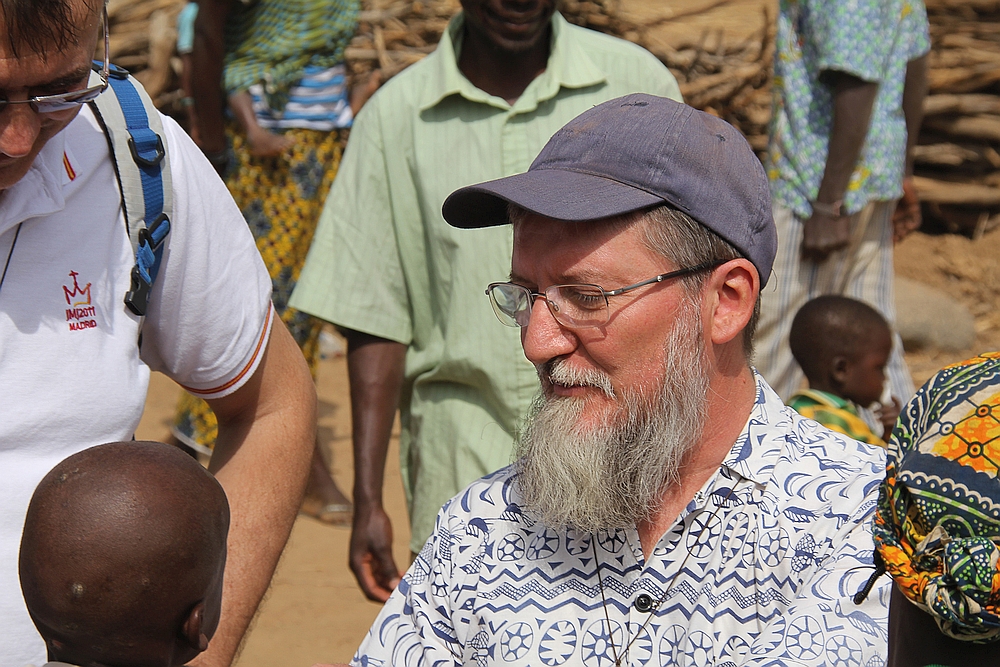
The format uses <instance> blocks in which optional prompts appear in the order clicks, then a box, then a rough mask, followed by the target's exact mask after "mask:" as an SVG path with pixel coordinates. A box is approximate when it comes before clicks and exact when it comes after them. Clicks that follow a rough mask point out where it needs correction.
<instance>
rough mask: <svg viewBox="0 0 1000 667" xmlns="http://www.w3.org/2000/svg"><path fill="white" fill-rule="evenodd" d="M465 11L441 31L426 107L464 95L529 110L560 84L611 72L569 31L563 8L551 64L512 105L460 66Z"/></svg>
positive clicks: (587, 81)
mask: <svg viewBox="0 0 1000 667" xmlns="http://www.w3.org/2000/svg"><path fill="white" fill-rule="evenodd" d="M464 23H465V17H464V13H459V14H458V15H457V16H455V17H454V18H452V20H451V21H450V22H449V23H448V28H447V29H446V30H445V31H444V34H442V35H441V41H440V42H439V43H438V46H437V49H436V50H435V51H434V53H433V54H432V55H431V56H428V57H429V58H434V59H435V62H434V67H433V68H432V70H431V77H430V81H428V85H427V88H426V92H425V94H424V97H423V99H422V100H421V103H420V110H421V111H426V110H427V109H430V108H432V107H434V106H436V105H437V104H439V103H440V102H441V101H442V100H444V99H445V98H447V97H450V96H451V95H461V96H462V97H464V98H465V99H467V100H469V101H470V102H477V103H480V104H488V105H490V106H492V107H496V108H497V109H501V110H503V111H514V112H515V113H529V112H531V111H534V110H535V109H536V108H538V105H539V104H540V103H542V102H544V101H546V100H549V99H552V98H553V97H555V96H556V94H557V93H558V92H559V89H560V88H586V87H588V86H595V85H597V84H600V83H604V82H606V81H607V76H606V75H605V74H604V72H602V71H601V70H600V69H599V68H598V67H597V65H595V64H594V62H593V61H592V60H591V59H590V57H589V56H588V55H587V53H586V51H584V49H583V48H582V47H581V46H580V45H579V44H578V43H577V42H576V41H574V40H572V39H571V38H569V37H568V35H567V34H566V33H567V31H568V30H571V28H570V27H569V24H568V23H567V21H566V19H564V18H563V17H562V15H561V14H559V12H556V13H555V14H553V15H552V50H551V51H550V53H549V61H548V65H547V66H546V68H545V71H544V72H542V73H541V74H539V75H538V76H537V77H536V78H535V80H534V81H532V82H531V84H529V85H528V87H527V88H526V89H525V91H524V93H523V94H522V95H521V97H520V98H518V100H517V101H516V102H515V103H514V104H513V105H510V104H508V103H507V101H506V100H504V99H501V98H499V97H496V96H494V95H490V94H488V93H486V92H485V91H482V90H480V89H479V88H476V87H475V86H474V85H472V82H471V81H469V80H468V79H467V78H465V75H464V74H462V72H461V70H459V69H458V54H459V53H460V52H461V49H462V43H461V42H462V26H463V25H464Z"/></svg>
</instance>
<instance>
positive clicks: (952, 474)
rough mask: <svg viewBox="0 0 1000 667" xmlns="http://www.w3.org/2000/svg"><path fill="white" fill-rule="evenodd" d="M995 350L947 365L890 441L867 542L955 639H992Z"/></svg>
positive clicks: (999, 555)
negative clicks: (871, 539)
mask: <svg viewBox="0 0 1000 667" xmlns="http://www.w3.org/2000/svg"><path fill="white" fill-rule="evenodd" d="M998 472H1000V352H990V353H984V354H981V355H980V356H978V357H975V358H973V359H969V360H967V361H963V362H961V363H958V364H955V365H953V366H948V367H947V368H944V369H943V370H941V371H939V372H938V373H937V374H936V375H934V377H932V378H931V379H930V380H928V381H927V383H926V384H925V385H924V386H923V387H921V388H920V391H918V392H917V394H916V396H914V397H913V399H912V400H911V401H910V402H909V404H907V406H906V408H904V410H903V412H902V414H900V417H899V421H898V422H897V424H896V428H895V429H894V430H893V432H892V438H891V439H890V441H889V445H888V461H887V465H886V479H885V481H884V482H883V483H882V486H881V489H880V492H879V501H878V510H877V512H876V514H875V525H874V537H875V549H876V552H877V553H878V555H880V556H881V557H882V560H883V561H884V563H885V567H886V571H887V572H888V573H889V574H890V575H892V578H893V579H894V580H895V582H896V585H897V586H898V587H899V590H900V591H901V592H902V593H903V594H904V595H906V597H908V598H909V599H910V600H911V601H913V602H914V603H916V604H917V606H919V607H920V608H922V609H923V610H924V611H926V612H928V613H929V614H931V616H933V617H934V619H935V621H937V624H938V627H939V628H940V629H941V631H942V632H943V633H944V634H946V635H948V636H950V637H954V638H956V639H962V640H965V641H976V642H989V641H993V640H996V639H998V638H1000V570H998V569H997V563H998V560H1000V549H998V544H1000V480H998Z"/></svg>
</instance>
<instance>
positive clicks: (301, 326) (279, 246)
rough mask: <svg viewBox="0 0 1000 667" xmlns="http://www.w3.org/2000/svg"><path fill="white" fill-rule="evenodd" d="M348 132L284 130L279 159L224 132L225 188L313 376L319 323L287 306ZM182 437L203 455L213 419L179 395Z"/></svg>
mask: <svg viewBox="0 0 1000 667" xmlns="http://www.w3.org/2000/svg"><path fill="white" fill-rule="evenodd" d="M348 132H349V131H348V130H346V129H342V130H334V131H332V132H323V131H319V130H305V129H289V130H284V131H283V134H284V135H285V136H290V137H292V139H293V140H294V141H295V145H294V146H293V147H292V148H291V150H290V151H289V152H288V153H286V154H285V155H282V156H280V157H273V158H258V157H253V156H251V155H250V150H249V148H248V147H247V145H246V141H245V137H244V135H243V134H242V133H240V132H238V131H234V130H233V129H231V130H230V132H229V133H228V134H229V138H230V141H231V145H232V154H231V155H230V168H229V171H228V172H227V174H226V185H227V186H228V187H229V192H230V193H231V194H232V195H233V199H235V200H236V204H237V206H239V208H240V210H241V211H242V212H243V216H244V217H245V218H246V221H247V225H249V227H250V231H251V232H252V233H253V235H254V238H255V239H257V249H258V250H259V251H260V254H261V257H263V259H264V264H265V265H266V266H267V270H268V271H269V272H270V274H271V281H272V283H273V286H274V291H273V294H272V299H273V301H274V307H275V310H276V311H277V312H278V315H280V317H281V319H282V321H284V323H285V324H286V325H287V326H288V329H289V331H291V333H292V336H293V337H294V338H295V341H296V342H297V343H298V344H299V347H300V348H301V349H302V353H303V354H304V355H305V357H306V361H308V362H309V368H310V370H312V372H313V375H314V376H315V373H316V364H317V362H318V360H319V346H318V340H319V332H320V329H321V328H322V326H323V323H322V322H321V321H320V320H317V319H315V318H314V317H311V316H309V315H306V314H305V313H302V312H299V311H297V310H294V309H292V308H289V307H288V300H289V298H290V297H291V295H292V290H293V289H294V288H295V283H296V282H297V281H298V279H299V273H300V272H301V271H302V266H303V265H304V264H305V261H306V253H308V252H309V245H310V244H311V243H312V238H313V233H314V232H315V231H316V225H317V223H318V222H319V216H320V213H321V212H322V210H323V203H324V202H325V201H326V195H327V193H328V192H329V191H330V186H331V185H332V184H333V179H334V177H335V176H336V175H337V167H338V166H339V165H340V156H341V153H342V152H343V148H344V146H345V145H346V143H347V135H348ZM172 432H173V434H174V436H176V437H177V438H178V439H179V440H180V441H181V442H184V443H185V444H187V445H189V446H192V447H194V448H195V449H198V450H199V451H202V452H206V453H207V452H208V451H210V450H211V449H212V447H214V446H215V438H216V434H217V433H218V424H217V422H216V420H215V414H214V413H213V412H212V409H211V408H210V407H208V404H207V403H205V401H203V400H201V399H200V398H195V397H194V396H192V395H191V394H188V393H187V392H185V393H184V394H183V395H182V396H181V400H180V401H179V403H178V405H177V416H176V418H175V420H174V425H173V428H172Z"/></svg>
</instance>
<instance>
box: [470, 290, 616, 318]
mask: <svg viewBox="0 0 1000 667" xmlns="http://www.w3.org/2000/svg"><path fill="white" fill-rule="evenodd" d="M544 296H545V299H546V301H547V305H548V307H549V311H550V312H551V313H552V316H553V317H555V319H556V320H557V321H558V322H560V323H561V324H563V325H565V326H570V327H574V326H576V327H579V326H600V325H601V324H605V323H606V322H607V321H608V299H607V297H606V296H605V295H604V291H603V290H601V288H600V287H597V286H596V285H553V286H552V287H549V288H548V289H546V290H545V295H544ZM490 300H491V302H492V303H493V310H494V311H495V312H496V314H497V317H498V318H499V319H500V322H501V323H503V324H505V325H507V326H510V327H515V326H520V327H526V326H528V321H529V320H530V319H531V308H532V306H533V305H534V298H533V297H532V293H531V291H530V290H528V289H527V288H525V287H522V286H520V285H514V284H511V283H499V284H496V285H492V286H491V288H490Z"/></svg>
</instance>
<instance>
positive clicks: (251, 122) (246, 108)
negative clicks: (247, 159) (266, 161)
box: [229, 90, 295, 157]
mask: <svg viewBox="0 0 1000 667" xmlns="http://www.w3.org/2000/svg"><path fill="white" fill-rule="evenodd" d="M229 108H230V109H231V110H232V112H233V115H234V116H236V121H237V122H238V123H239V124H240V127H242V128H243V131H244V132H246V135H247V144H248V146H249V148H250V154H251V155H254V156H256V157H277V156H278V155H281V154H282V153H284V152H285V151H287V150H288V149H289V148H291V147H292V145H293V144H294V143H295V142H294V141H292V139H291V138H290V137H286V136H283V135H280V134H275V133H273V132H271V131H269V130H265V129H264V128H262V127H261V126H260V125H259V124H258V123H257V116H256V115H255V114H254V112H253V100H252V98H251V97H250V93H249V92H247V91H245V90H241V91H239V92H236V93H233V94H231V95H230V96H229Z"/></svg>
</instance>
